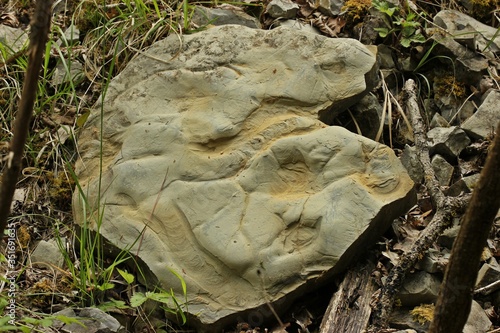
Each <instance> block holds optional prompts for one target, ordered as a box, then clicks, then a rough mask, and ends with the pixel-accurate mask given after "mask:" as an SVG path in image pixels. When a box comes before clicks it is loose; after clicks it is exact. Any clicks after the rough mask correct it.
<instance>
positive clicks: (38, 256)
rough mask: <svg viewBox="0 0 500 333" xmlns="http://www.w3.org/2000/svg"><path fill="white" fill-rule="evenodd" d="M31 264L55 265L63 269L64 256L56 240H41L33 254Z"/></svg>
mask: <svg viewBox="0 0 500 333" xmlns="http://www.w3.org/2000/svg"><path fill="white" fill-rule="evenodd" d="M31 262H32V263H33V265H34V266H44V265H54V266H56V267H62V266H63V263H64V255H63V254H62V253H61V250H60V249H59V246H58V244H57V241H56V240H54V239H50V240H48V241H44V240H41V241H40V242H39V243H38V245H37V246H36V248H35V250H34V251H33V253H32V254H31Z"/></svg>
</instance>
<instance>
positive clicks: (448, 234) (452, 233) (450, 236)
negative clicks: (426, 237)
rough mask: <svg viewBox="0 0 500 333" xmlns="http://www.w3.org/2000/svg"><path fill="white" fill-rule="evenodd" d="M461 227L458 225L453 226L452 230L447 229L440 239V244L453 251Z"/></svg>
mask: <svg viewBox="0 0 500 333" xmlns="http://www.w3.org/2000/svg"><path fill="white" fill-rule="evenodd" d="M459 230H460V226H459V225H458V224H455V225H453V226H452V227H451V228H448V229H446V230H445V231H444V232H443V233H442V234H441V236H439V237H438V240H437V242H438V244H439V245H441V246H444V247H446V248H447V249H449V250H451V248H452V246H453V243H454V242H455V239H456V238H457V235H458V231H459Z"/></svg>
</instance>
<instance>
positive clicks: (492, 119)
mask: <svg viewBox="0 0 500 333" xmlns="http://www.w3.org/2000/svg"><path fill="white" fill-rule="evenodd" d="M499 121H500V91H497V90H492V91H490V92H489V93H488V95H487V96H486V98H485V100H484V101H483V103H481V106H480V107H479V108H478V109H477V111H476V113H474V115H473V116H472V117H470V118H469V119H467V120H466V121H465V122H464V123H463V124H462V128H463V129H464V130H465V131H466V132H467V134H469V135H470V136H471V137H473V138H475V139H478V138H480V139H484V138H486V137H488V136H490V135H491V134H492V133H493V131H494V129H495V126H496V124H498V122H499Z"/></svg>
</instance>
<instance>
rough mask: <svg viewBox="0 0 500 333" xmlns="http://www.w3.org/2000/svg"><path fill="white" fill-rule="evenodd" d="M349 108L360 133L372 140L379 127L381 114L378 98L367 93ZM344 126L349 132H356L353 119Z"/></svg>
mask: <svg viewBox="0 0 500 333" xmlns="http://www.w3.org/2000/svg"><path fill="white" fill-rule="evenodd" d="M350 110H351V114H352V115H353V117H354V118H355V119H356V122H357V123H358V126H359V129H360V130H361V135H363V136H364V137H367V138H370V139H372V140H373V139H375V137H376V136H377V132H378V129H379V127H380V118H381V116H382V106H381V105H380V103H379V102H378V99H377V98H376V97H375V96H373V95H371V94H368V95H366V96H364V97H363V98H362V99H361V100H360V101H359V102H358V103H357V104H355V105H353V106H352V107H351V108H350ZM346 117H347V115H346ZM349 118H350V116H349ZM346 127H347V129H348V130H350V131H351V132H354V133H356V132H357V128H356V126H355V124H354V121H351V122H350V125H346Z"/></svg>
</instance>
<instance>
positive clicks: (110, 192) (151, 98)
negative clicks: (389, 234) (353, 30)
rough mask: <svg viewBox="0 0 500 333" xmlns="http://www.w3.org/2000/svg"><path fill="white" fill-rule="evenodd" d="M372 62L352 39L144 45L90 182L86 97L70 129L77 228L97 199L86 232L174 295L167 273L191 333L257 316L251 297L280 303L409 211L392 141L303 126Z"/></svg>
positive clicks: (113, 109) (259, 306) (263, 36)
mask: <svg viewBox="0 0 500 333" xmlns="http://www.w3.org/2000/svg"><path fill="white" fill-rule="evenodd" d="M374 69H375V55H374V54H373V53H372V52H370V50H368V49H367V48H366V47H364V46H363V45H361V44H360V43H359V42H357V41H355V40H347V39H328V38H326V37H322V36H317V35H313V34H308V33H305V32H301V31H296V30H290V29H288V28H279V29H276V30H273V31H262V30H251V29H248V28H245V27H241V26H223V27H218V28H213V29H210V30H208V31H205V32H202V33H198V34H195V35H190V36H183V38H182V44H180V41H179V39H178V38H177V37H176V36H171V37H169V38H167V39H166V40H163V41H160V42H158V43H156V44H154V45H153V46H152V47H151V49H150V50H148V51H147V52H146V54H144V55H140V56H139V57H138V58H136V59H135V60H134V61H132V62H131V63H130V64H129V65H128V66H127V68H126V69H125V70H124V71H123V72H122V73H121V74H120V75H119V76H118V77H117V78H115V79H114V80H113V82H112V83H111V85H110V87H109V91H108V93H107V97H106V101H105V102H104V104H103V105H102V112H103V114H102V119H103V121H104V124H103V134H102V135H103V140H104V143H103V156H102V157H103V170H102V178H101V181H102V182H101V183H99V154H100V150H99V131H100V112H99V111H100V105H97V107H96V112H95V114H93V115H91V117H90V118H89V121H88V122H87V124H86V126H85V128H84V129H83V131H82V133H81V136H80V139H79V148H80V152H81V157H82V158H81V160H80V161H79V162H78V163H77V173H78V176H79V179H80V183H81V185H82V188H83V192H84V193H85V196H86V198H87V202H88V206H84V203H83V200H82V197H81V195H80V194H78V193H77V194H75V197H74V213H75V218H76V221H77V222H79V223H82V222H83V221H84V211H87V213H88V214H89V215H92V214H93V215H94V216H95V215H97V214H96V210H97V207H98V206H100V207H101V208H102V207H104V214H103V218H102V225H101V227H100V232H101V234H102V235H103V236H104V237H106V238H107V239H108V240H109V241H110V242H111V243H112V244H114V245H115V246H117V247H118V248H120V249H129V248H131V252H132V253H137V252H138V253H139V257H140V259H141V260H142V261H143V262H144V263H145V265H146V266H147V267H148V269H149V270H150V271H151V273H152V275H153V276H154V277H156V278H157V279H158V280H159V282H160V283H161V284H162V286H163V287H164V288H173V289H174V290H177V291H179V289H180V284H179V281H178V280H177V278H176V277H175V276H174V275H173V274H172V273H171V271H170V269H172V270H174V271H176V272H177V273H179V274H180V275H181V276H182V277H183V278H184V280H185V281H186V284H187V290H188V296H187V298H188V301H189V313H190V314H191V315H193V316H194V317H196V321H195V323H198V324H201V325H204V326H203V327H204V328H205V329H207V330H211V331H215V330H216V329H217V327H221V326H223V325H225V324H227V323H229V322H230V321H232V320H234V319H235V317H239V319H240V320H244V321H247V322H250V323H251V324H253V325H259V324H261V322H259V321H260V320H263V319H264V318H265V317H266V316H270V315H271V313H270V312H269V310H268V309H267V306H266V301H270V302H272V303H274V304H275V305H276V308H277V309H278V310H280V309H283V305H286V304H288V302H289V301H290V300H291V299H293V298H294V297H297V296H299V295H301V294H302V293H304V292H305V291H307V290H309V289H310V288H313V287H316V286H317V284H316V282H318V281H320V282H321V281H324V280H325V279H326V278H328V277H329V276H331V275H332V274H334V273H336V272H338V271H339V270H341V269H342V268H343V267H345V266H346V265H347V264H348V263H349V262H350V261H351V260H352V258H353V256H355V255H356V254H359V253H361V252H362V251H363V250H364V249H366V247H367V246H368V245H370V243H371V242H373V241H374V240H375V239H377V238H378V237H379V236H380V235H381V234H382V233H383V232H384V231H385V229H386V228H387V226H388V225H389V224H390V223H391V221H392V219H393V218H395V217H396V216H398V215H399V214H401V213H403V212H404V211H405V210H406V209H407V207H409V206H411V205H412V204H413V203H412V202H413V200H414V197H413V192H412V187H413V183H412V181H411V180H410V178H409V176H408V175H407V173H406V171H405V170H404V168H403V167H402V166H401V164H400V163H399V161H398V159H397V158H396V157H395V155H394V153H393V152H392V150H391V149H389V148H388V147H386V146H384V145H381V144H378V143H376V142H374V141H371V140H369V139H367V138H364V137H361V136H358V135H355V134H353V133H351V132H349V131H347V130H345V129H343V128H339V127H328V126H326V125H324V124H323V123H322V122H320V121H319V120H318V115H319V114H320V113H323V115H328V114H329V112H334V111H335V110H337V108H345V107H346V105H349V104H352V102H353V101H355V100H356V99H359V98H360V96H361V95H363V94H365V93H366V92H367V87H368V86H369V85H371V84H373V83H374V82H373V77H374V75H373V71H374ZM99 184H100V188H101V193H100V195H98V193H99V191H98V189H99ZM99 199H100V205H98V204H97V200H99ZM141 233H143V236H142V237H140V235H141ZM139 238H140V240H139ZM257 310H260V312H255V311H257ZM231 323H232V322H231Z"/></svg>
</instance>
